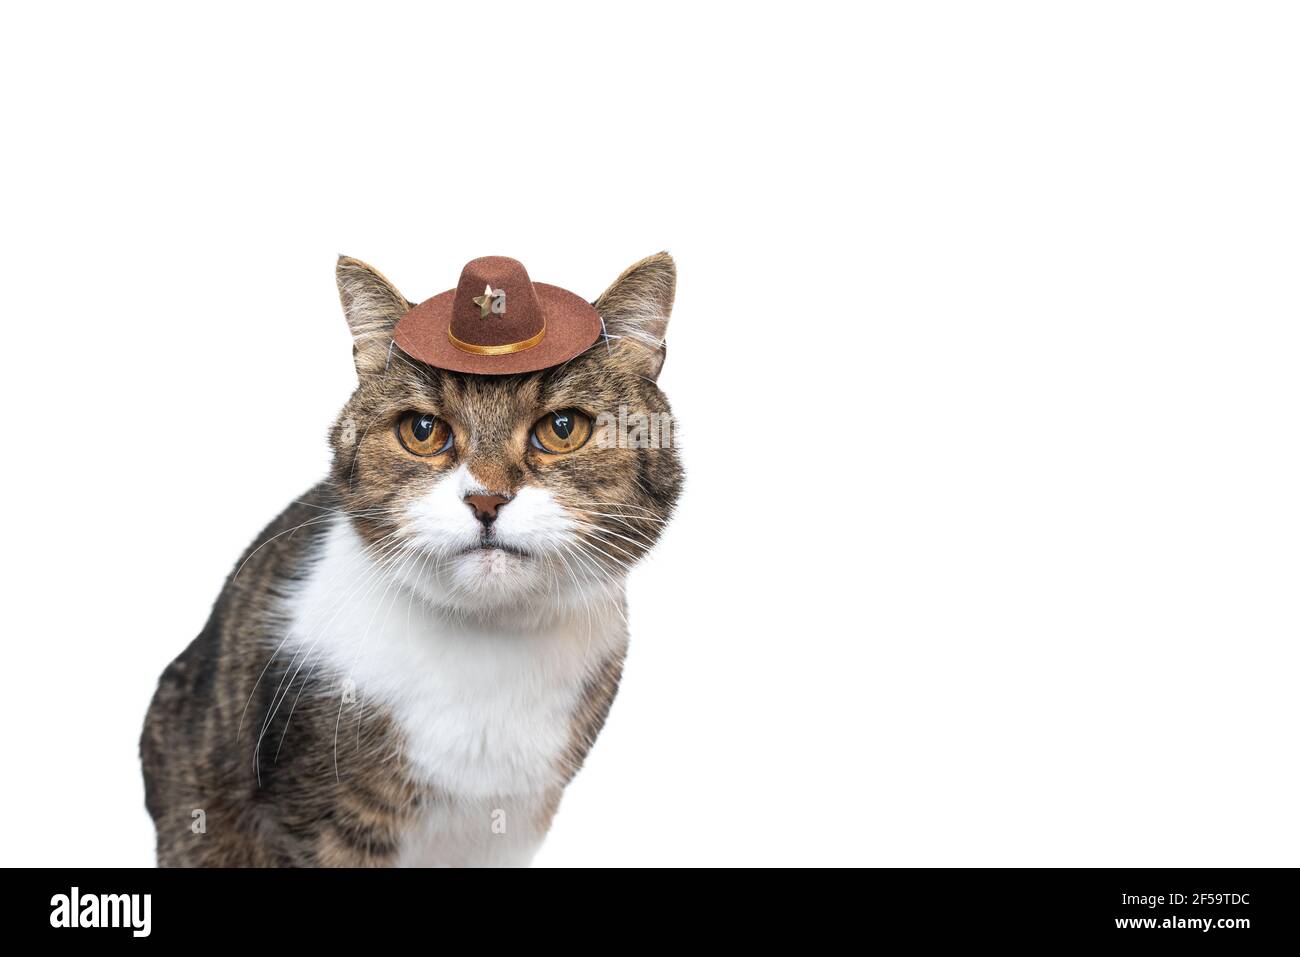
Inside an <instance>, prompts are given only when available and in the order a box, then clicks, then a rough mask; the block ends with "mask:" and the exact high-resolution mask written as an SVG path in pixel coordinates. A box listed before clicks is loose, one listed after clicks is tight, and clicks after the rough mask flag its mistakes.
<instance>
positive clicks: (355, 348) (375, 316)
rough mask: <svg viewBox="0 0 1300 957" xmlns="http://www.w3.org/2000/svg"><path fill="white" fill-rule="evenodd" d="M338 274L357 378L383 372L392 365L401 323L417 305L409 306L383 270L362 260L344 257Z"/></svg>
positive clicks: (340, 296)
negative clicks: (395, 336)
mask: <svg viewBox="0 0 1300 957" xmlns="http://www.w3.org/2000/svg"><path fill="white" fill-rule="evenodd" d="M334 272H335V276H336V277H337V279H338V284H339V299H340V300H341V301H342V303H343V314H344V315H345V316H346V317H347V320H348V328H349V329H351V330H352V358H353V360H354V361H355V362H356V364H357V375H359V376H365V375H369V374H371V373H374V372H382V371H383V370H384V368H385V367H386V366H387V364H388V350H389V347H390V345H391V344H392V341H393V329H394V328H395V327H396V326H397V320H399V319H401V318H402V316H404V315H406V313H407V311H408V310H410V309H411V308H412V306H413V305H414V303H411V302H408V301H407V299H406V297H405V296H403V295H402V294H401V293H400V292H398V291H397V287H395V286H394V285H393V284H392V283H391V282H389V281H388V280H387V279H385V278H384V277H383V276H382V275H381V274H380V272H379V270H377V269H374V268H372V267H370V266H367V265H366V264H365V263H363V262H362V261H361V260H359V259H353V258H352V257H351V256H340V257H339V262H338V266H337V268H336V269H335V271H334Z"/></svg>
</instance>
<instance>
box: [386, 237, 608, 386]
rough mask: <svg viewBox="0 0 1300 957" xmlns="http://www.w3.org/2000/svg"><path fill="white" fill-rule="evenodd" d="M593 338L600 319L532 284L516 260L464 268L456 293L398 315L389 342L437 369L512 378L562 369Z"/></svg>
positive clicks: (569, 297) (560, 293) (555, 290)
mask: <svg viewBox="0 0 1300 957" xmlns="http://www.w3.org/2000/svg"><path fill="white" fill-rule="evenodd" d="M600 331H601V322H600V316H599V315H598V314H597V312H596V309H595V307H594V306H592V305H591V303H589V302H587V301H586V300H585V299H583V298H582V297H581V296H579V295H577V294H575V293H572V292H569V291H568V290H567V289H561V288H560V287H559V286H548V285H547V284H546V283H541V282H533V281H532V280H531V279H529V278H528V270H526V269H524V264H523V263H521V262H519V261H518V260H517V259H508V258H507V257H505V256H484V257H482V258H481V259H474V260H471V261H470V262H468V263H466V264H465V268H464V269H462V270H461V273H460V282H459V283H457V285H456V288H455V289H448V290H447V291H446V292H442V293H439V294H438V295H436V296H434V297H433V298H432V299H426V300H425V301H424V302H422V303H420V304H419V305H418V306H416V307H415V308H414V309H412V310H411V311H410V312H408V313H407V314H406V315H404V316H403V317H402V318H401V320H400V321H399V322H398V323H397V328H396V330H395V331H394V333H393V339H394V341H395V342H396V343H397V346H398V348H400V349H401V350H402V351H403V352H405V353H406V354H407V355H409V356H411V357H412V358H413V359H418V360H419V361H421V362H425V363H428V364H429V365H431V366H436V367H437V368H439V369H449V370H451V371H452V372H474V373H477V374H479V375H511V374H513V373H516V372H534V371H536V370H538V369H546V368H549V367H551V366H557V365H559V364H560V363H562V362H567V361H568V360H570V359H572V358H573V357H574V356H576V355H579V354H581V353H583V352H585V351H586V350H587V349H589V348H591V346H592V345H593V344H594V343H595V342H596V340H597V339H598V338H600Z"/></svg>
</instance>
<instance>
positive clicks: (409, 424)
mask: <svg viewBox="0 0 1300 957" xmlns="http://www.w3.org/2000/svg"><path fill="white" fill-rule="evenodd" d="M397 438H398V439H399V440H400V441H401V443H402V445H404V446H406V451H408V452H410V453H411V454H412V455H441V454H442V453H443V452H446V451H447V450H448V449H450V448H451V445H452V434H451V426H449V425H448V424H447V423H446V422H444V421H442V419H440V418H438V417H437V416H436V415H430V414H429V413H427V412H408V413H406V415H404V416H402V419H401V421H400V422H398V423H397Z"/></svg>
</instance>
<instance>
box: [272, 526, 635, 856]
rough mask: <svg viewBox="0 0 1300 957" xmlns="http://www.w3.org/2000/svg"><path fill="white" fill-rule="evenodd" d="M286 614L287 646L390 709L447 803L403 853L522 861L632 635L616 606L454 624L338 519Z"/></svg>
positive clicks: (416, 762) (410, 755)
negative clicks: (576, 721)
mask: <svg viewBox="0 0 1300 957" xmlns="http://www.w3.org/2000/svg"><path fill="white" fill-rule="evenodd" d="M289 611H290V617H291V628H290V632H289V637H288V639H287V641H286V642H285V645H284V647H283V648H282V649H281V650H280V654H281V655H282V656H290V655H293V656H296V663H295V665H294V666H295V667H296V666H297V664H302V665H303V666H304V667H306V668H307V669H309V670H310V671H311V672H312V673H314V674H316V675H318V676H326V677H325V679H324V680H323V681H322V680H320V679H319V678H318V680H317V681H316V682H314V684H316V685H318V686H321V687H326V688H328V687H329V686H330V685H331V684H333V685H334V686H335V687H338V688H342V689H345V690H347V691H349V692H352V693H353V694H354V697H355V704H351V705H349V704H348V703H346V702H345V703H344V704H343V705H342V706H343V707H345V708H346V707H349V706H351V707H365V708H370V707H374V708H378V709H381V710H382V711H383V712H384V713H386V714H388V715H389V716H390V717H391V718H392V719H393V720H394V722H395V723H396V725H397V727H398V728H399V729H400V732H401V733H402V735H403V737H404V755H405V758H406V760H407V762H408V764H409V766H410V767H411V769H412V773H413V774H415V775H416V776H417V778H418V779H419V780H421V782H422V783H426V784H428V785H430V786H432V788H433V789H434V790H435V791H436V793H438V794H440V795H445V796H446V798H447V800H446V801H445V802H438V803H437V804H436V805H435V807H433V808H432V809H431V810H430V811H429V813H428V818H427V820H423V821H421V822H420V824H419V826H418V827H416V828H413V829H412V833H411V834H410V835H409V840H408V842H407V844H408V846H404V848H403V853H402V859H403V862H404V863H412V864H426V865H428V864H494V863H526V862H527V859H528V858H531V856H532V853H533V851H534V850H535V849H536V845H537V843H538V842H539V841H540V838H541V836H542V831H541V828H540V827H539V819H540V818H542V817H543V816H544V815H543V813H542V812H543V809H544V808H545V806H546V801H547V800H548V796H549V795H550V794H553V793H554V792H555V790H556V789H557V788H558V787H559V786H560V785H561V783H562V780H563V778H562V770H561V768H562V765H561V760H562V756H563V754H564V752H565V749H566V748H567V747H568V746H569V744H570V741H571V737H572V734H573V718H574V712H575V708H576V707H577V705H578V703H579V700H580V696H581V694H582V690H583V686H584V684H585V682H586V681H587V679H588V677H589V676H590V675H591V673H592V671H593V670H594V669H595V667H596V666H597V665H598V664H599V663H600V662H601V660H602V659H603V658H604V657H605V656H606V655H607V654H608V653H610V652H611V651H615V650H620V648H621V646H622V644H623V643H624V642H625V641H626V634H625V632H624V630H623V628H622V627H621V625H622V622H621V617H620V616H619V614H618V611H617V608H616V607H614V606H613V605H611V606H610V607H609V608H607V609H601V608H594V609H592V610H590V611H588V612H587V613H585V614H584V615H582V616H581V617H580V618H579V619H578V620H577V621H573V620H565V621H561V622H558V623H556V624H554V625H552V626H549V627H545V628H542V629H534V630H530V631H528V632H526V633H521V632H518V631H512V630H511V629H510V628H509V627H508V626H505V625H498V626H496V627H493V628H484V627H480V626H473V625H469V624H465V623H463V622H460V623H458V622H456V621H455V620H454V619H451V618H449V617H447V616H445V615H444V614H442V613H440V612H439V611H437V610H436V609H433V608H432V607H430V606H429V605H428V604H426V603H424V602H422V601H421V600H420V599H418V598H416V597H415V596H414V595H413V594H412V593H411V592H409V591H408V590H406V589H405V588H403V587H402V586H400V585H398V584H396V583H395V582H394V581H393V579H392V577H391V576H390V575H388V574H386V573H385V572H384V571H382V570H379V569H378V568H377V565H376V563H375V562H374V561H373V560H372V559H371V558H370V556H369V555H368V554H367V553H366V552H365V550H364V549H363V547H362V543H361V541H360V539H359V538H358V536H357V535H356V533H355V531H354V530H353V529H352V527H351V525H350V524H349V523H348V522H346V521H343V520H339V521H337V522H335V523H334V524H333V526H332V527H331V529H330V531H329V533H328V536H327V538H326V541H325V546H324V550H323V552H322V554H321V557H320V559H319V561H318V562H317V564H316V565H315V567H314V568H313V570H312V572H311V574H310V576H309V577H308V579H307V581H306V582H305V583H304V585H303V587H302V588H301V589H300V591H299V592H298V593H297V594H296V595H295V596H293V598H292V599H291V601H290V608H289ZM340 698H341V700H343V696H340ZM343 723H344V725H345V726H346V724H347V721H346V715H345V720H344V722H343Z"/></svg>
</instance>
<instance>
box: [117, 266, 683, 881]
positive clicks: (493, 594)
mask: <svg viewBox="0 0 1300 957" xmlns="http://www.w3.org/2000/svg"><path fill="white" fill-rule="evenodd" d="M337 274H338V285H339V294H340V297H341V299H342V302H343V310H344V313H345V315H346V317H347V321H348V325H349V327H350V328H351V331H352V336H353V354H354V358H355V362H356V369H357V374H358V380H359V381H358V385H357V388H356V391H355V392H354V393H353V394H352V397H351V398H350V399H349V400H348V402H347V404H346V405H345V406H344V408H343V411H342V412H341V413H340V415H339V417H338V419H337V421H336V422H335V424H334V426H333V428H332V429H331V431H330V442H331V445H332V449H333V459H332V465H331V468H330V472H329V476H328V477H327V478H326V479H325V480H324V481H322V482H321V483H320V484H319V485H317V486H316V487H315V488H313V489H312V490H311V491H310V492H308V493H307V494H306V495H304V496H303V497H302V499H300V500H299V501H296V502H294V503H293V504H292V505H290V506H289V508H287V509H286V510H285V511H284V512H283V514H281V515H280V517H279V518H277V519H276V520H275V521H274V522H272V523H271V525H270V526H269V527H268V528H267V529H266V530H265V531H264V532H263V533H262V534H261V535H260V536H258V538H257V539H256V540H255V541H254V543H253V544H252V545H251V546H250V548H249V549H248V551H247V552H246V553H245V554H244V556H243V557H242V559H241V560H240V562H239V563H238V565H237V566H236V568H235V570H234V571H233V572H232V573H231V575H230V577H229V578H228V579H227V581H226V583H225V587H224V588H223V590H222V592H221V595H220V597H219V598H218V600H217V602H216V605H215V606H214V608H213V610H212V614H211V617H210V618H209V620H208V622H207V624H206V626H205V627H204V629H203V631H202V632H201V633H200V634H199V636H198V637H197V638H196V639H194V641H193V642H191V643H190V645H189V647H188V648H186V649H185V651H183V652H182V653H181V655H180V657H178V658H177V659H176V660H175V661H173V662H172V663H171V665H169V666H168V667H167V669H166V670H165V671H164V672H163V675H162V678H161V680H160V682H159V685H158V690H157V692H156V693H155V695H154V698H153V702H152V704H151V705H150V707H149V712H148V716H147V718H146V720H145V726H144V733H143V736H142V738H141V742H140V752H141V759H142V762H143V766H144V778H145V800H146V805H147V807H148V809H149V813H150V814H151V815H152V817H153V820H154V824H155V826H156V828H157V855H158V862H159V864H161V865H164V866H224V867H232V866H271V867H278V866H307V867H311V866H345V867H348V866H408V865H415V866H422V865H437V866H479V865H481V866H490V865H522V864H526V863H528V862H529V861H530V860H531V858H532V856H533V854H534V853H535V851H536V850H537V848H538V846H539V844H540V842H541V840H542V839H543V837H544V836H545V834H546V831H547V829H548V828H549V826H550V823H551V819H552V817H553V816H554V814H555V812H556V808H557V807H558V805H559V801H560V796H561V793H562V792H563V789H564V787H565V785H566V784H567V783H568V782H569V781H570V780H571V779H572V777H573V776H574V774H575V773H576V772H577V771H578V769H579V767H580V766H581V765H582V762H583V760H584V758H585V757H586V755H587V752H588V750H589V749H590V748H591V746H592V743H593V742H594V741H595V738H596V735H597V734H598V733H599V731H600V729H601V726H602V725H603V723H604V721H605V716H606V714H607V713H608V711H609V707H610V704H611V702H612V701H613V698H614V694H615V691H616V690H617V688H618V682H619V677H620V674H621V670H622V665H623V657H624V652H625V649H626V647H627V641H628V632H627V624H626V618H625V612H626V607H625V588H624V585H625V581H626V575H627V572H628V570H629V569H630V568H631V567H632V566H633V565H634V564H635V563H636V562H637V561H638V560H639V559H640V558H641V557H642V556H643V555H644V554H645V553H646V551H647V550H648V549H649V548H650V547H651V546H652V545H653V544H654V542H655V541H656V540H657V539H658V537H659V535H660V532H661V531H662V529H663V528H664V526H665V523H666V522H667V521H668V519H669V516H670V514H671V512H672V511H673V508H674V505H675V503H676V501H677V497H678V493H679V490H680V488H681V483H682V473H681V468H680V465H679V461H678V455H677V452H676V450H675V449H674V448H673V447H672V445H671V443H668V444H666V445H665V443H659V444H660V446H661V447H652V448H644V447H628V445H629V443H625V442H619V441H614V442H609V441H596V439H595V438H594V437H593V436H594V432H595V427H594V422H595V420H597V419H598V417H599V416H601V414H602V413H610V414H615V415H616V414H617V412H618V410H620V409H630V410H634V411H638V412H643V413H647V414H657V415H659V416H660V417H664V416H667V415H668V414H669V407H668V402H667V399H666V398H665V397H664V395H663V393H662V392H661V391H660V390H659V388H658V386H657V385H656V379H657V377H658V374H659V369H660V367H661V365H662V363H663V359H664V334H665V331H666V328H667V324H668V317H669V313H670V311H671V309H672V302H673V293H674V288H675V283H676V272H675V267H674V265H673V262H672V259H671V258H670V257H669V256H668V255H667V254H666V253H661V254H659V255H655V256H651V257H649V258H647V259H645V260H642V261H641V262H639V263H637V264H636V265H634V266H632V267H631V268H629V269H628V270H627V271H626V272H624V273H623V275H622V276H620V277H619V278H618V280H617V281H615V282H614V284H613V285H612V286H610V288H609V289H608V290H606V291H605V293H604V294H603V295H602V296H600V298H599V299H598V300H596V302H595V303H594V305H595V307H596V310H597V311H598V312H599V314H600V317H601V320H602V321H603V324H604V329H605V332H604V334H603V335H602V337H601V338H600V339H599V340H598V341H597V342H596V344H595V345H594V346H593V347H592V348H590V349H588V350H587V351H586V352H584V353H582V354H581V355H579V356H578V357H577V358H574V359H572V360H570V361H569V362H567V363H565V364H563V365H561V366H557V367H554V368H549V369H545V370H543V371H540V372H534V373H528V374H521V375H511V376H481V375H470V374H462V373H453V372H447V371H444V370H441V369H436V368H433V367H431V366H428V365H424V364H422V363H420V362H417V361H415V360H413V359H412V358H411V357H409V356H407V355H405V354H403V353H402V351H401V350H400V349H397V348H395V347H394V344H393V342H392V333H393V328H394V325H395V324H396V322H397V321H398V320H399V319H400V318H401V317H402V316H403V314H405V313H406V312H407V310H409V309H410V308H411V307H412V304H411V303H410V302H408V301H407V300H406V299H405V298H404V297H403V296H402V295H401V294H400V293H399V292H398V291H397V290H396V289H395V288H394V287H393V286H392V285H391V284H390V283H389V282H388V281H387V280H386V279H384V278H383V277H382V276H381V275H379V273H377V272H376V271H375V270H373V269H371V268H370V267H369V266H367V265H365V264H364V263H362V262H359V261H357V260H355V259H350V258H347V257H343V258H340V260H339V263H338V269H337ZM584 439H585V441H584ZM632 444H633V445H635V443H632Z"/></svg>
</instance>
